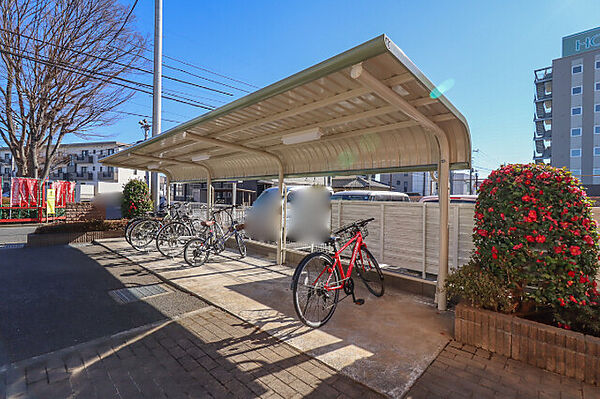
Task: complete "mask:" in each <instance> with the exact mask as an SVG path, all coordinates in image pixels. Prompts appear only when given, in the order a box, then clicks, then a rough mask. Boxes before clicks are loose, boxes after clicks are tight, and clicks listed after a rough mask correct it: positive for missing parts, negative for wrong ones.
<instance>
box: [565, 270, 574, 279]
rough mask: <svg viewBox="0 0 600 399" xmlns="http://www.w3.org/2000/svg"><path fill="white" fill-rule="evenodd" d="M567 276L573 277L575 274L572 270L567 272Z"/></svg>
mask: <svg viewBox="0 0 600 399" xmlns="http://www.w3.org/2000/svg"><path fill="white" fill-rule="evenodd" d="M567 274H568V275H569V277H575V272H574V271H573V270H569V272H568V273H567Z"/></svg>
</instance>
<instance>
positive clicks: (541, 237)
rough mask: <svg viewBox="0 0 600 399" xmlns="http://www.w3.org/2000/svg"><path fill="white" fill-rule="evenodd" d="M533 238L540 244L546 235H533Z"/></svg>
mask: <svg viewBox="0 0 600 399" xmlns="http://www.w3.org/2000/svg"><path fill="white" fill-rule="evenodd" d="M535 240H536V241H537V242H539V243H540V244H541V243H543V242H546V237H544V236H537V237H535Z"/></svg>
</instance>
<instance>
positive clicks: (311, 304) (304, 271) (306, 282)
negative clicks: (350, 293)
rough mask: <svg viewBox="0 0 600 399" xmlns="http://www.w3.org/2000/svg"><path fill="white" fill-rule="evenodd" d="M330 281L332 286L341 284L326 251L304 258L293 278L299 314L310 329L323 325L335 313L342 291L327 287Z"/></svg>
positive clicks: (295, 305)
mask: <svg viewBox="0 0 600 399" xmlns="http://www.w3.org/2000/svg"><path fill="white" fill-rule="evenodd" d="M330 276H331V278H330ZM328 279H329V281H328V285H329V286H334V287H335V286H337V285H338V284H341V282H340V277H339V272H338V270H337V269H336V268H335V267H334V262H333V259H331V257H330V256H329V255H327V254H326V253H324V252H313V253H312V254H309V255H307V256H305V257H304V259H302V261H301V262H300V264H298V267H297V268H296V271H295V273H294V277H293V278H292V293H293V299H294V308H295V309H296V314H297V315H298V318H299V319H300V321H302V323H304V324H306V325H307V326H309V327H312V328H319V327H321V326H323V325H324V324H325V323H327V322H328V321H329V319H331V316H333V312H335V308H336V306H337V303H338V297H339V295H340V292H339V291H340V290H339V289H334V290H328V289H327V288H325V283H326V282H327V280H328Z"/></svg>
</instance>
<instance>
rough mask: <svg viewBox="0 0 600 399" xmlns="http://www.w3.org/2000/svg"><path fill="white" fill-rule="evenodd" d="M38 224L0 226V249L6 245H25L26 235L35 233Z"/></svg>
mask: <svg viewBox="0 0 600 399" xmlns="http://www.w3.org/2000/svg"><path fill="white" fill-rule="evenodd" d="M38 226H39V224H3V225H0V247H1V246H2V245H6V244H25V243H27V235H28V234H31V233H33V232H34V231H35V229H36V228H37V227H38Z"/></svg>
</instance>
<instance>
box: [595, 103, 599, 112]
mask: <svg viewBox="0 0 600 399" xmlns="http://www.w3.org/2000/svg"><path fill="white" fill-rule="evenodd" d="M594 112H600V104H596V105H594Z"/></svg>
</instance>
